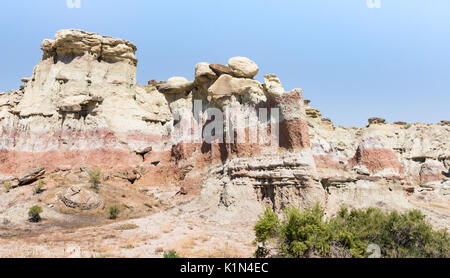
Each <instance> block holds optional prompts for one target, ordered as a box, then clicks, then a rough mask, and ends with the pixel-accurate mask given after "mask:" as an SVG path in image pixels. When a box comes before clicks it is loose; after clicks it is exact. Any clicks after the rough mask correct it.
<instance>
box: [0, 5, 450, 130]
mask: <svg viewBox="0 0 450 278" xmlns="http://www.w3.org/2000/svg"><path fill="white" fill-rule="evenodd" d="M0 7H1V10H0V20H1V27H0V37H1V38H2V43H1V44H0V52H1V53H2V60H3V61H2V66H1V69H0V73H1V74H0V91H8V90H10V89H14V88H18V86H19V85H20V78H21V77H25V76H30V75H31V72H32V70H33V67H34V66H35V65H36V64H37V63H38V62H39V59H40V57H41V50H40V48H39V47H40V44H41V42H42V40H43V39H44V38H53V36H54V34H55V33H56V31H58V30H60V29H66V28H77V29H83V30H86V31H90V32H97V33H100V34H102V35H110V36H114V37H120V38H124V39H128V40H130V41H132V42H133V43H135V44H136V45H137V47H138V52H137V56H138V58H139V64H138V70H137V72H138V81H139V83H140V84H146V82H147V80H149V79H160V80H166V79H168V78H169V77H171V76H185V77H187V78H189V79H193V75H194V66H195V64H196V63H197V62H201V61H206V62H211V63H223V64H226V63H227V61H228V58H230V57H233V56H246V57H249V58H251V59H252V60H254V61H255V62H256V63H257V64H258V65H259V66H260V74H259V75H258V76H257V79H258V80H262V76H263V74H266V73H275V74H277V75H278V76H279V77H280V79H281V81H282V82H283V85H284V87H285V88H286V89H293V88H303V90H304V97H305V99H310V100H312V105H313V106H315V107H316V108H318V109H320V110H321V111H322V113H323V114H324V116H325V117H330V118H331V119H332V120H333V122H335V124H337V125H344V126H362V125H365V124H366V123H367V119H368V118H369V117H373V116H378V117H383V118H386V119H387V120H388V121H407V122H416V121H422V122H430V123H435V122H439V121H440V120H450V112H449V111H450V109H449V104H450V76H449V74H450V16H449V15H450V1H448V0H381V8H379V9H377V8H372V9H369V8H368V7H367V4H366V0H309V1H306V0H292V1H288V0H278V1H276V0H273V1H272V0H240V1H238V0H236V1H235V0H227V1H222V0H214V1H213V0H190V1H188V0H178V1H175V0H164V1H163V0H160V1H155V0H81V8H80V9H76V8H74V9H69V8H68V7H67V4H66V0H3V1H2V3H1V6H0Z"/></svg>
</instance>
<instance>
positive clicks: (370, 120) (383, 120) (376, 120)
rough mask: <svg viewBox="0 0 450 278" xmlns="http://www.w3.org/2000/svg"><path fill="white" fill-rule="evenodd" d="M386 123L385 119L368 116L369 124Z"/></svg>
mask: <svg viewBox="0 0 450 278" xmlns="http://www.w3.org/2000/svg"><path fill="white" fill-rule="evenodd" d="M384 124H386V120H385V119H382V118H375V117H374V118H370V119H369V125H384Z"/></svg>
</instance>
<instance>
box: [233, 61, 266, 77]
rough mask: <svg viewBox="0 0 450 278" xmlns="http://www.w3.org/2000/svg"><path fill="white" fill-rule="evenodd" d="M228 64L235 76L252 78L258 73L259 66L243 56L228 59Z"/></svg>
mask: <svg viewBox="0 0 450 278" xmlns="http://www.w3.org/2000/svg"><path fill="white" fill-rule="evenodd" d="M228 66H229V67H230V68H231V69H232V70H233V75H234V76H236V77H243V78H253V77H255V76H256V75H257V74H258V71H259V68H258V65H256V64H255V62H253V61H252V60H250V59H248V58H245V57H234V58H231V59H230V60H229V61H228Z"/></svg>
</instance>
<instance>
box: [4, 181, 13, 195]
mask: <svg viewBox="0 0 450 278" xmlns="http://www.w3.org/2000/svg"><path fill="white" fill-rule="evenodd" d="M3 188H5V192H6V193H9V191H11V188H12V187H11V183H10V182H9V181H7V182H5V183H4V184H3Z"/></svg>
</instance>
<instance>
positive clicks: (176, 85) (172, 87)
mask: <svg viewBox="0 0 450 278" xmlns="http://www.w3.org/2000/svg"><path fill="white" fill-rule="evenodd" d="M193 87H194V82H191V81H188V80H187V79H186V78H184V77H178V76H176V77H172V78H169V80H167V82H166V83H163V84H160V85H157V86H156V88H157V89H158V91H159V92H161V93H165V94H184V93H186V92H189V91H191V90H192V88H193Z"/></svg>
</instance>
